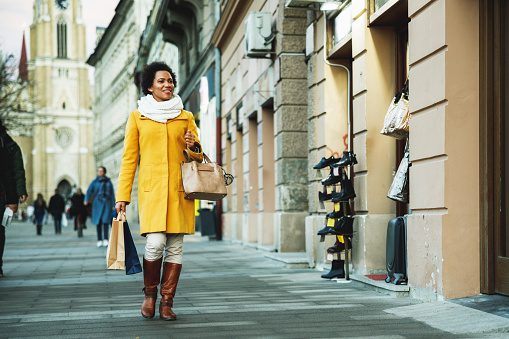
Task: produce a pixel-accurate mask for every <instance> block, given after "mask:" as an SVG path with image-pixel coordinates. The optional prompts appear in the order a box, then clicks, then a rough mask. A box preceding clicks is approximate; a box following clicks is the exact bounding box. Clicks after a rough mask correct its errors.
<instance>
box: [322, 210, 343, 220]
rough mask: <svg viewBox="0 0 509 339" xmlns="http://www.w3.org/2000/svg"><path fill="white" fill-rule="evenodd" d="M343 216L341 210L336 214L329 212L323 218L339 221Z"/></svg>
mask: <svg viewBox="0 0 509 339" xmlns="http://www.w3.org/2000/svg"><path fill="white" fill-rule="evenodd" d="M343 215H344V213H343V210H339V211H337V212H336V211H332V212H330V213H327V214H326V215H325V217H326V218H327V219H339V218H341V217H342V216H343Z"/></svg>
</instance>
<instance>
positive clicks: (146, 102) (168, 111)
mask: <svg viewBox="0 0 509 339" xmlns="http://www.w3.org/2000/svg"><path fill="white" fill-rule="evenodd" d="M182 109H184V105H183V104H182V99H180V97H179V96H178V95H177V94H174V95H173V97H172V98H171V99H170V100H166V101H156V99H154V97H153V96H152V94H147V95H146V96H144V97H142V98H141V99H140V100H138V111H140V113H141V114H142V115H143V116H145V117H147V118H149V119H150V120H153V121H156V122H161V123H166V122H167V121H168V120H171V119H175V118H176V117H178V116H179V115H180V113H182Z"/></svg>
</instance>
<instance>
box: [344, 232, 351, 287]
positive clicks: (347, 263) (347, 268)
mask: <svg viewBox="0 0 509 339" xmlns="http://www.w3.org/2000/svg"><path fill="white" fill-rule="evenodd" d="M343 240H344V241H345V280H350V260H349V259H348V237H345V236H343Z"/></svg>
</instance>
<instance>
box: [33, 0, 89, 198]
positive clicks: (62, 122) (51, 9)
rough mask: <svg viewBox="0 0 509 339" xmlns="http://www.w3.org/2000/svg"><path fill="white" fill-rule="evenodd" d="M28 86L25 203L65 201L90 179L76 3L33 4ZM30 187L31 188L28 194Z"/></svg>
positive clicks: (81, 30) (42, 0) (47, 0)
mask: <svg viewBox="0 0 509 339" xmlns="http://www.w3.org/2000/svg"><path fill="white" fill-rule="evenodd" d="M30 55H31V58H30V62H29V64H28V69H29V81H30V84H31V97H32V98H33V100H34V102H33V107H34V128H33V146H32V150H31V154H30V160H31V161H29V162H28V163H30V164H28V163H27V165H31V167H32V168H31V172H32V173H31V174H32V185H31V186H32V187H29V188H28V189H29V190H30V191H31V198H32V199H35V198H36V195H37V193H42V194H43V195H44V197H45V199H49V197H50V196H51V195H52V194H53V191H54V189H55V188H57V187H58V188H59V189H60V193H61V194H62V195H64V196H67V197H69V196H70V195H71V193H72V192H73V191H74V190H75V189H76V188H77V187H81V188H82V189H83V190H86V188H87V186H88V184H89V183H90V181H91V180H92V179H93V178H94V177H95V162H94V157H93V153H92V147H93V140H92V126H93V124H92V117H93V115H92V110H91V106H92V100H91V97H90V88H89V87H90V86H89V80H88V66H87V64H86V63H85V61H86V49H85V25H84V23H83V19H82V0H35V1H34V19H33V23H32V25H31V26H30ZM30 188H31V189H30Z"/></svg>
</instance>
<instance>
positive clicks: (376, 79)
mask: <svg viewBox="0 0 509 339" xmlns="http://www.w3.org/2000/svg"><path fill="white" fill-rule="evenodd" d="M352 15H353V17H354V23H353V27H352V57H353V59H354V61H353V72H352V82H353V86H352V87H353V93H352V95H353V104H352V108H353V150H354V153H355V154H356V155H357V160H358V164H357V165H355V166H354V171H355V177H354V187H355V192H356V194H357V197H356V198H355V200H354V203H355V213H356V217H355V223H354V232H355V236H354V238H353V244H352V247H353V256H352V260H353V267H354V272H355V273H357V274H366V273H377V272H383V271H384V270H385V239H386V233H387V223H388V221H389V220H390V219H391V218H393V217H394V216H395V203H394V202H393V201H392V200H390V199H388V198H387V192H388V190H389V187H390V185H391V183H392V179H393V175H394V172H395V170H396V158H395V152H396V144H395V139H393V138H390V137H387V136H384V135H381V134H380V130H381V129H382V126H383V121H384V117H385V114H386V111H387V107H388V105H389V103H390V101H391V100H392V97H393V96H394V93H395V92H396V88H395V87H396V84H395V75H396V70H395V64H396V62H395V51H396V47H395V31H394V28H393V27H374V26H373V27H368V25H367V12H366V8H365V6H362V5H361V2H360V1H354V4H353V13H352Z"/></svg>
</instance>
